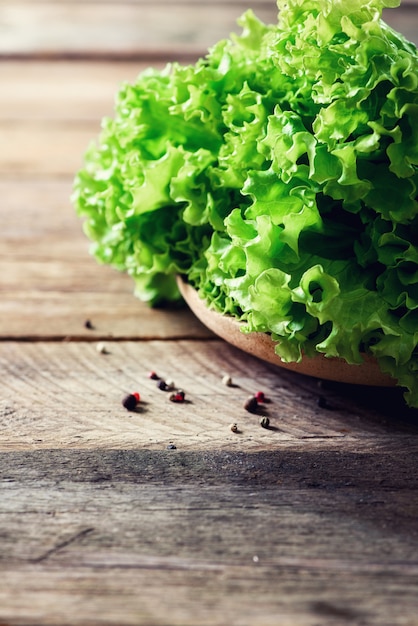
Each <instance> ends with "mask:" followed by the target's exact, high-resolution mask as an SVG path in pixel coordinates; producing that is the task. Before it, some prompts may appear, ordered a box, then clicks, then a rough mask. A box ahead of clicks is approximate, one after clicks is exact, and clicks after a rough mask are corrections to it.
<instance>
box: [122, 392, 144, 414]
mask: <svg viewBox="0 0 418 626" xmlns="http://www.w3.org/2000/svg"><path fill="white" fill-rule="evenodd" d="M139 401H140V395H139V393H138V392H135V393H129V394H128V395H127V396H125V397H124V398H123V400H122V405H123V406H124V407H125V409H126V410H127V411H133V410H134V409H135V408H136V405H137V404H138V402H139Z"/></svg>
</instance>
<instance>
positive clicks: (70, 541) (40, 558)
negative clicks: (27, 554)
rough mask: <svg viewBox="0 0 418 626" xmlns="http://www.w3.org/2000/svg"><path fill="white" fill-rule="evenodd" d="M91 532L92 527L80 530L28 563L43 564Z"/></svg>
mask: <svg viewBox="0 0 418 626" xmlns="http://www.w3.org/2000/svg"><path fill="white" fill-rule="evenodd" d="M93 531H94V528H92V527H91V528H84V530H80V531H79V532H78V533H76V534H75V535H73V536H72V537H69V539H65V540H64V541H60V542H59V543H57V544H56V545H55V546H53V547H52V548H50V549H49V550H47V551H46V552H44V553H43V554H41V555H40V556H38V557H36V558H34V559H30V562H31V563H43V562H45V561H46V560H47V559H49V557H51V556H52V555H53V554H56V553H57V552H59V551H60V550H62V549H63V548H67V547H68V546H69V545H71V544H73V543H75V542H76V541H78V540H79V539H82V538H83V537H85V536H86V535H89V534H90V533H92V532H93Z"/></svg>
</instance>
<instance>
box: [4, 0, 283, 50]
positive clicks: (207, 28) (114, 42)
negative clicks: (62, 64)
mask: <svg viewBox="0 0 418 626" xmlns="http://www.w3.org/2000/svg"><path fill="white" fill-rule="evenodd" d="M250 6H251V2H241V3H232V4H230V3H217V5H216V10H213V8H212V6H211V5H210V4H208V3H207V2H186V3H181V2H180V3H172V2H169V3H158V2H153V3H150V2H148V3H141V4H139V3H131V2H120V3H119V2H118V3H113V4H110V3H102V4H100V5H98V4H97V3H89V2H85V3H80V2H77V3H74V2H59V3H51V2H49V3H48V2H37V3H36V4H32V3H29V4H28V3H26V2H19V1H15V2H13V3H8V4H6V5H5V4H3V5H0V16H1V18H2V22H3V24H4V26H3V28H2V29H1V31H0V34H1V38H0V54H3V55H5V56H13V55H17V56H19V55H28V54H31V55H32V56H36V55H38V56H42V55H49V56H50V55H53V56H58V57H59V56H66V55H70V56H71V55H76V56H80V55H81V54H83V55H93V56H95V57H101V56H102V57H103V56H105V57H109V56H118V55H119V56H126V55H128V56H132V55H134V56H136V57H140V56H147V57H150V56H151V57H152V56H158V57H161V56H170V57H172V56H173V55H180V56H182V55H184V54H186V55H191V56H196V55H201V54H205V53H206V51H207V49H208V48H209V47H210V46H212V45H214V44H215V43H216V42H217V41H219V40H220V39H224V38H225V37H229V35H230V33H231V32H236V33H239V32H240V31H241V28H240V27H239V26H237V19H238V18H239V17H240V15H241V14H242V13H243V12H244V11H245V10H246V9H248V8H250ZM255 11H256V13H257V16H258V17H259V19H261V20H263V21H265V22H270V23H271V22H276V21H277V8H276V5H275V3H274V2H270V3H269V2H266V3H259V4H258V5H257V6H256V8H255ZM6 25H7V26H6Z"/></svg>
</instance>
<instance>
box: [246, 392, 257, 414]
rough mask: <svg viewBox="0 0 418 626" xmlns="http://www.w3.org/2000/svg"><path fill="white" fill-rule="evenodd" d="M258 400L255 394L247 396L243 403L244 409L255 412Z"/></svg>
mask: <svg viewBox="0 0 418 626" xmlns="http://www.w3.org/2000/svg"><path fill="white" fill-rule="evenodd" d="M257 408H258V402H257V398H256V397H255V396H249V397H248V398H247V400H246V401H245V403H244V409H245V410H246V411H248V412H249V413H257Z"/></svg>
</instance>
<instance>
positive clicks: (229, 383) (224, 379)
mask: <svg viewBox="0 0 418 626" xmlns="http://www.w3.org/2000/svg"><path fill="white" fill-rule="evenodd" d="M222 384H223V385H225V386H226V387H232V378H231V377H230V376H228V374H225V376H223V377H222Z"/></svg>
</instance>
